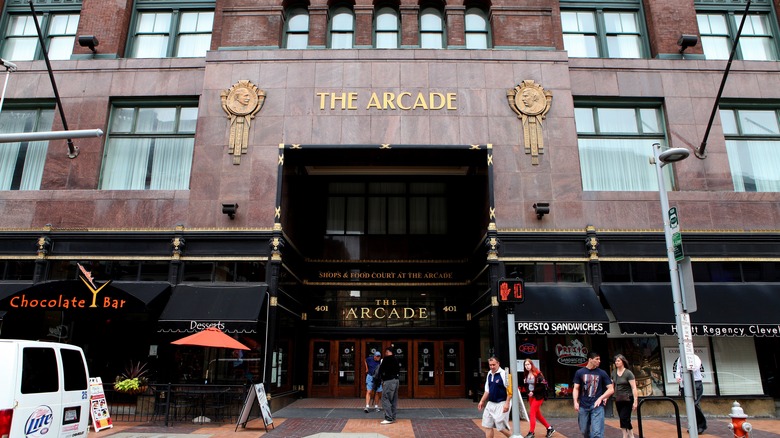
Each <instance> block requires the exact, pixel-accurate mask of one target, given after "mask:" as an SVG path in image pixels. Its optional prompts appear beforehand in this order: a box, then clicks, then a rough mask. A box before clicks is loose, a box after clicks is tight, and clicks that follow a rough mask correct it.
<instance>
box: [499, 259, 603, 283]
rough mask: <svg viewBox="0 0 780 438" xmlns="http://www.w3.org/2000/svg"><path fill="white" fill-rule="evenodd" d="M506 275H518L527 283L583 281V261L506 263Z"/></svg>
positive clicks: (585, 276)
mask: <svg viewBox="0 0 780 438" xmlns="http://www.w3.org/2000/svg"><path fill="white" fill-rule="evenodd" d="M506 277H508V278H509V277H520V278H522V279H524V280H525V281H526V282H529V283H585V282H586V281H587V274H586V273H585V264H584V263H562V262H555V263H518V264H507V265H506Z"/></svg>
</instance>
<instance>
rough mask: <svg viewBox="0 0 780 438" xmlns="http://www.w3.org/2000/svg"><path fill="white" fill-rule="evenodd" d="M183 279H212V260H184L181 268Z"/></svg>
mask: <svg viewBox="0 0 780 438" xmlns="http://www.w3.org/2000/svg"><path fill="white" fill-rule="evenodd" d="M183 273H184V275H183V276H182V278H183V279H184V281H213V280H212V279H213V278H214V263H213V262H185V263H184V268H183Z"/></svg>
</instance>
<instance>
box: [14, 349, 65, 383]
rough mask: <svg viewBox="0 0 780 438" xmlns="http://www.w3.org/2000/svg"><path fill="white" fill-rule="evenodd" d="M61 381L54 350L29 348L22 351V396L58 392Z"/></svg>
mask: <svg viewBox="0 0 780 438" xmlns="http://www.w3.org/2000/svg"><path fill="white" fill-rule="evenodd" d="M59 380H60V373H59V368H58V367H57V357H56V355H55V354H54V349H53V348H40V347H27V348H24V349H23V350H22V394H40V393H43V392H57V391H58V390H59V387H60V386H59Z"/></svg>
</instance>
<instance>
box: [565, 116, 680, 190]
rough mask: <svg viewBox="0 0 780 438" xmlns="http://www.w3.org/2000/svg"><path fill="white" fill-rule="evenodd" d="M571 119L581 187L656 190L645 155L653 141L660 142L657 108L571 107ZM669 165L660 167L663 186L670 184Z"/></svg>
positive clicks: (653, 170)
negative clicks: (574, 130) (662, 171)
mask: <svg viewBox="0 0 780 438" xmlns="http://www.w3.org/2000/svg"><path fill="white" fill-rule="evenodd" d="M574 120H575V123H576V124H577V143H578V145H579V152H580V169H581V172H582V189H583V190H586V191H590V190H603V191H655V190H658V177H657V175H656V171H655V167H654V166H652V165H650V164H649V162H648V158H649V157H652V156H653V150H652V145H653V143H661V144H664V135H663V127H662V126H663V121H662V118H661V110H660V108H658V107H644V108H628V107H605V106H587V107H585V106H583V107H576V108H574ZM672 167H673V166H666V167H665V168H664V169H666V178H667V179H668V181H667V183H668V185H667V187H673V185H672V184H671V168H672Z"/></svg>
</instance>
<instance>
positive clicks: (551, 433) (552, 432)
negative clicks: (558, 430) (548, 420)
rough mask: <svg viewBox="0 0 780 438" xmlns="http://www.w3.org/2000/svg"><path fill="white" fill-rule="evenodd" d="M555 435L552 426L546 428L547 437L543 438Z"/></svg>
mask: <svg viewBox="0 0 780 438" xmlns="http://www.w3.org/2000/svg"><path fill="white" fill-rule="evenodd" d="M554 433H555V429H553V427H552V426H550V427H548V428H547V435H545V438H550V437H551V436H553V434H554Z"/></svg>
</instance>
